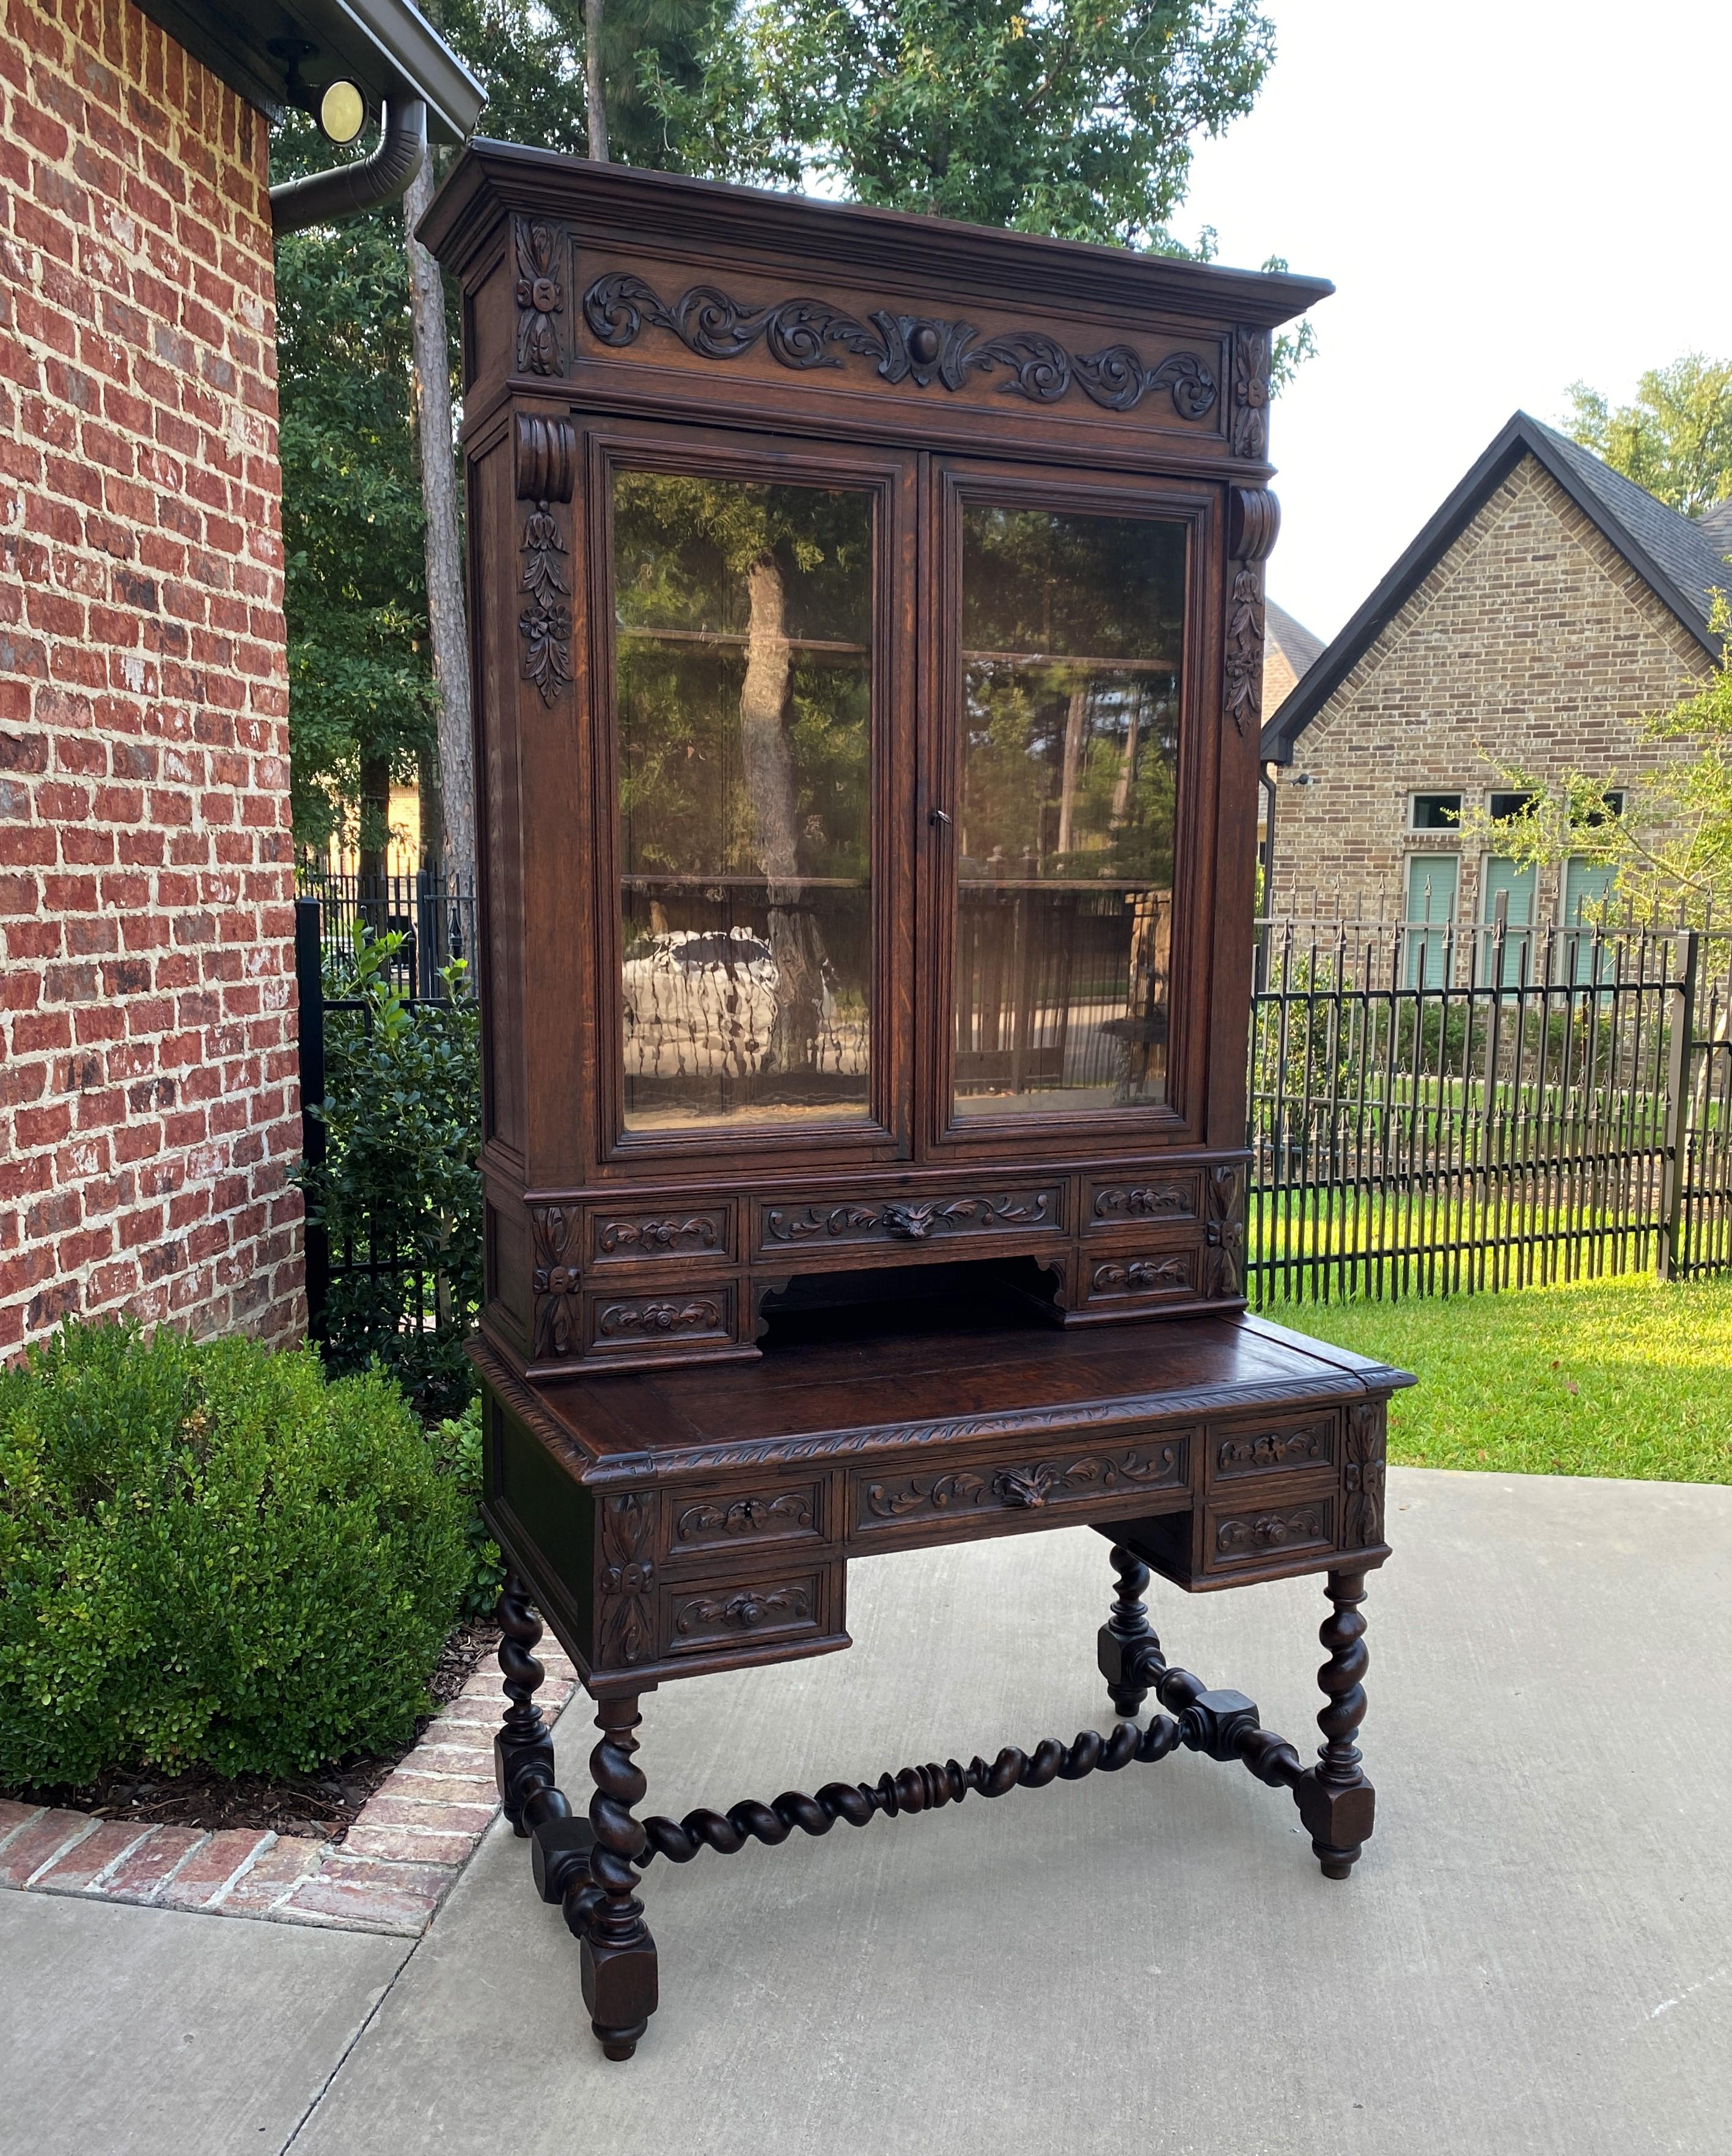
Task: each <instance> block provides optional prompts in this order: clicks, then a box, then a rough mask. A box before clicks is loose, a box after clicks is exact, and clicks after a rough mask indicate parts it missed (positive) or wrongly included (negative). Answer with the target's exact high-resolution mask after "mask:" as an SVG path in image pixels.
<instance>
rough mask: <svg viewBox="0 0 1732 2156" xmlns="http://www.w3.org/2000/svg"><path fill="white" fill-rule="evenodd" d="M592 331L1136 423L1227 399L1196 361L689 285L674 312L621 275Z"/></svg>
mask: <svg viewBox="0 0 1732 2156" xmlns="http://www.w3.org/2000/svg"><path fill="white" fill-rule="evenodd" d="M583 319H584V321H585V323H586V324H587V326H588V329H589V331H590V334H591V335H592V336H594V337H595V338H597V340H598V341H600V342H601V343H602V344H605V345H609V346H612V347H614V348H615V349H616V350H617V349H619V348H621V347H623V346H626V345H629V344H634V343H635V342H636V341H637V340H638V337H639V336H642V335H643V330H644V328H645V326H646V325H647V326H649V327H650V328H653V329H660V330H666V331H669V332H670V333H671V334H672V335H673V336H676V337H678V338H679V341H680V342H681V343H682V344H683V345H684V346H685V348H686V350H687V351H688V352H695V353H696V354H697V355H698V357H699V358H700V359H739V358H740V357H742V356H743V355H744V354H745V353H746V352H751V351H752V350H754V349H755V348H756V346H758V345H760V344H761V345H762V346H763V347H764V349H765V350H766V352H768V353H769V355H770V357H771V358H772V359H773V360H775V361H776V363H777V364H778V365H779V366H781V367H793V368H796V369H798V370H800V371H802V372H804V371H805V370H807V369H808V368H811V367H840V366H841V365H842V364H843V360H842V357H841V355H842V354H843V353H844V352H846V353H850V354H852V355H853V357H856V358H858V359H869V360H872V361H874V362H875V363H876V365H877V368H878V372H879V377H881V378H882V379H883V380H884V381H885V382H891V383H896V382H913V383H914V384H915V388H919V389H926V388H930V387H931V385H932V384H933V383H934V382H938V383H940V384H941V385H942V386H943V387H944V388H946V389H951V390H955V389H960V388H962V386H963V384H964V383H965V382H967V381H968V380H969V379H970V377H971V376H974V375H976V374H991V373H994V372H999V371H1002V372H1003V374H1004V377H1005V379H1004V380H1003V381H1002V382H1000V383H999V385H998V387H999V388H1000V389H1001V390H1002V391H1004V392H1006V393H1009V394H1011V395H1013V396H1017V397H1026V398H1028V399H1029V400H1030V401H1031V402H1032V403H1037V404H1055V403H1058V401H1059V399H1060V398H1063V397H1065V396H1067V395H1068V393H1069V392H1070V391H1071V389H1072V388H1078V389H1080V390H1081V391H1082V393H1083V394H1084V396H1085V397H1087V398H1089V399H1090V401H1091V402H1092V403H1096V404H1099V405H1102V406H1104V408H1106V409H1107V410H1108V411H1109V412H1129V411H1131V410H1133V409H1135V407H1136V406H1137V405H1139V404H1140V403H1141V402H1142V401H1143V399H1144V398H1145V397H1152V396H1154V395H1156V394H1157V393H1160V392H1161V391H1165V392H1166V393H1167V394H1168V395H1169V396H1170V397H1171V399H1172V404H1173V409H1174V411H1175V412H1176V413H1177V414H1178V415H1179V417H1180V418H1181V419H1187V420H1197V419H1202V418H1205V417H1206V416H1207V414H1208V413H1209V412H1211V411H1212V409H1213V408H1214V406H1215V403H1216V401H1217V398H1218V396H1219V389H1218V387H1217V383H1216V380H1215V376H1214V373H1213V371H1212V369H1211V368H1210V367H1209V366H1208V364H1207V362H1206V361H1205V360H1203V359H1202V358H1200V357H1198V356H1197V354H1196V353H1195V352H1174V353H1172V354H1171V355H1170V356H1169V357H1167V358H1166V359H1163V360H1160V361H1158V362H1156V363H1154V364H1152V365H1150V364H1149V363H1148V362H1145V360H1144V359H1143V358H1142V357H1141V355H1140V353H1138V352H1135V351H1134V350H1133V349H1132V348H1131V346H1129V345H1125V344H1115V345H1109V346H1106V347H1105V348H1104V350H1102V351H1100V352H1070V351H1068V350H1067V348H1066V347H1065V346H1063V345H1062V344H1060V343H1059V342H1058V340H1057V339H1056V338H1053V337H1049V336H1046V335H1045V334H1044V333H1043V331H1039V330H1012V331H1007V332H1005V333H1003V334H1002V335H1000V336H982V334H981V331H979V330H978V329H977V328H976V326H975V325H974V324H973V323H972V322H965V321H939V320H936V319H930V318H928V317H926V316H920V315H896V314H891V313H890V312H889V311H888V310H886V309H883V308H880V309H878V310H876V311H874V312H873V313H872V314H870V315H869V316H867V317H866V319H865V320H864V321H861V320H860V319H859V317H858V316H854V315H851V314H848V313H847V312H845V311H843V309H841V308H839V307H833V306H832V305H830V304H829V303H828V301H827V300H814V299H806V298H799V299H790V300H778V301H776V303H775V304H773V305H769V306H762V307H751V306H746V305H742V304H741V303H740V301H739V300H734V299H730V297H729V295H727V294H726V293H725V292H723V291H720V290H718V289H717V288H716V287H715V285H691V286H690V287H689V289H688V290H685V291H684V292H682V293H681V294H680V295H679V298H678V299H677V300H674V301H673V302H671V304H670V303H668V302H665V301H664V300H663V299H662V297H661V295H659V294H658V292H657V291H656V290H655V289H654V287H653V285H648V284H646V283H645V282H644V280H643V279H642V278H641V277H634V276H633V275H630V274H629V273H628V272H627V271H623V270H614V271H612V272H610V273H609V274H608V275H607V276H605V277H598V278H597V280H596V281H595V283H594V284H592V285H591V286H590V288H589V290H587V292H586V293H585V294H584V295H583ZM1241 454H1244V453H1243V452H1241Z"/></svg>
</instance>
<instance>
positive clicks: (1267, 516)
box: [1227, 486, 1281, 562]
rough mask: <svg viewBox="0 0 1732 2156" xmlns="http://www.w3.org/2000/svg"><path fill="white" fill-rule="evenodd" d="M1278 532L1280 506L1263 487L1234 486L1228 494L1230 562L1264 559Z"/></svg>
mask: <svg viewBox="0 0 1732 2156" xmlns="http://www.w3.org/2000/svg"><path fill="white" fill-rule="evenodd" d="M1280 535H1281V505H1280V503H1279V501H1278V500H1276V498H1275V496H1274V495H1273V494H1271V493H1270V492H1269V490H1268V488H1267V487H1266V486H1235V487H1231V488H1229V489H1228V490H1227V558H1228V560H1229V561H1233V562H1263V561H1267V560H1268V557H1269V556H1270V555H1271V554H1272V553H1273V552H1274V550H1275V542H1276V540H1277V539H1278V538H1279V536H1280Z"/></svg>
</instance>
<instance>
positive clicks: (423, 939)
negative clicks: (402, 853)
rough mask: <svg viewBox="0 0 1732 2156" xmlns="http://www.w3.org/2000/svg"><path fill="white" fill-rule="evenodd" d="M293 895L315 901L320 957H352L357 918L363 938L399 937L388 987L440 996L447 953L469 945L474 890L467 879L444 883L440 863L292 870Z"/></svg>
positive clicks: (460, 953)
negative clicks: (379, 870) (382, 871)
mask: <svg viewBox="0 0 1732 2156" xmlns="http://www.w3.org/2000/svg"><path fill="white" fill-rule="evenodd" d="M295 891H296V893H297V895H298V896H299V897H300V898H301V899H303V900H305V901H310V902H312V903H314V904H315V905H316V906H318V909H319V927H320V946H321V948H322V950H323V952H324V953H325V960H326V961H327V962H336V963H338V964H343V963H351V964H352V962H353V959H354V955H355V937H356V927H357V925H358V926H359V928H360V932H361V934H362V935H363V936H364V937H367V938H369V939H375V938H377V937H383V936H386V935H397V936H400V937H402V943H401V944H400V945H399V946H398V947H397V951H396V952H395V954H394V955H393V956H392V959H391V961H390V977H391V983H392V987H393V988H397V989H399V990H400V991H401V992H402V993H403V994H404V995H406V996H408V997H410V998H414V999H416V1000H418V1001H419V1000H424V1001H427V1002H429V1003H433V1002H438V1001H439V1000H441V999H442V998H443V996H444V993H445V988H444V983H443V979H442V978H441V977H442V975H443V973H444V971H445V968H447V967H448V965H449V964H450V962H451V961H452V960H453V958H469V957H470V956H471V955H472V954H473V952H474V948H475V894H474V889H473V887H472V886H471V885H469V882H468V881H467V880H463V881H460V882H459V885H457V887H456V888H455V889H453V888H451V887H450V886H449V885H448V883H447V880H446V878H445V876H444V875H443V872H442V871H440V870H435V869H422V870H418V872H417V873H416V874H414V875H361V874H360V873H359V872H358V871H356V870H334V869H327V868H322V867H320V868H315V867H310V866H308V865H305V864H303V865H301V866H300V868H299V869H297V870H296V871H295Z"/></svg>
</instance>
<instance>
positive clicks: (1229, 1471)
mask: <svg viewBox="0 0 1732 2156" xmlns="http://www.w3.org/2000/svg"><path fill="white" fill-rule="evenodd" d="M1207 1453H1208V1462H1209V1467H1208V1472H1209V1479H1210V1481H1212V1482H1226V1481H1235V1480H1237V1479H1238V1478H1239V1477H1241V1476H1252V1475H1274V1474H1279V1473H1281V1472H1283V1471H1286V1470H1289V1469H1292V1468H1298V1467H1328V1466H1331V1465H1333V1463H1334V1460H1335V1417H1334V1415H1333V1414H1326V1415H1312V1416H1308V1417H1306V1418H1304V1419H1302V1420H1299V1421H1276V1420H1272V1419H1271V1420H1264V1421H1260V1422H1244V1423H1228V1424H1222V1423H1212V1424H1210V1427H1209V1435H1208V1445H1207Z"/></svg>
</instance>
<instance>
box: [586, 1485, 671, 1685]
mask: <svg viewBox="0 0 1732 2156" xmlns="http://www.w3.org/2000/svg"><path fill="white" fill-rule="evenodd" d="M655 1507H656V1500H655V1497H654V1495H653V1493H652V1492H650V1491H635V1490H634V1491H629V1492H628V1494H627V1495H626V1496H623V1497H607V1498H604V1499H603V1500H602V1569H601V1576H600V1578H599V1580H598V1582H597V1584H598V1585H599V1587H600V1589H601V1593H602V1618H601V1648H602V1656H601V1658H602V1662H603V1663H604V1664H606V1665H608V1666H615V1665H617V1664H619V1663H626V1664H628V1665H629V1664H630V1663H633V1662H642V1661H648V1659H649V1657H650V1655H652V1654H653V1652H654V1650H655V1619H654V1614H653V1611H652V1610H651V1609H650V1604H649V1597H650V1594H651V1592H652V1590H653V1589H654V1586H655V1565H654V1563H653V1559H652V1558H651V1556H650V1551H651V1549H652V1548H653V1547H654V1542H655Z"/></svg>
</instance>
